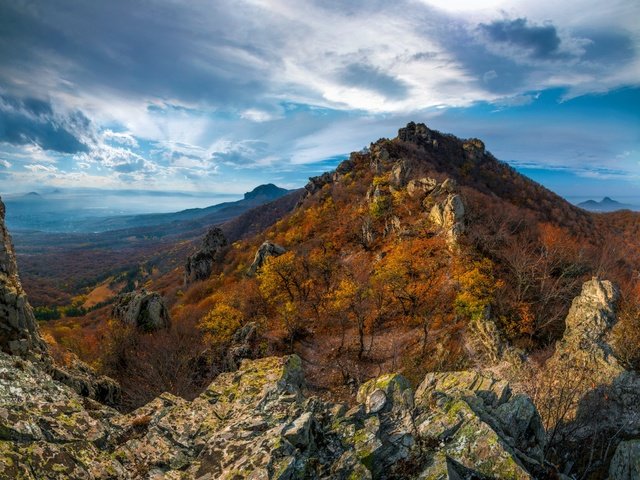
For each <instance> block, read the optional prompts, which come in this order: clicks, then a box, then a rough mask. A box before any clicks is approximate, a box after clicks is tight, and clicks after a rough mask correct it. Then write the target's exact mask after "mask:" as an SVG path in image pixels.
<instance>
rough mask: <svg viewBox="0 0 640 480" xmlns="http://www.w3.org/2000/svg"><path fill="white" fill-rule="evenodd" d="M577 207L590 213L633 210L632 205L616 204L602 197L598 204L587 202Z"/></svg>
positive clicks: (592, 201)
mask: <svg viewBox="0 0 640 480" xmlns="http://www.w3.org/2000/svg"><path fill="white" fill-rule="evenodd" d="M578 206H579V207H581V208H584V209H585V210H590V211H592V212H615V211H616V210H633V209H634V207H633V205H628V204H626V203H620V202H617V201H615V200H613V199H611V198H609V197H604V198H603V199H602V200H600V201H599V202H597V201H595V200H587V201H586V202H581V203H579V204H578Z"/></svg>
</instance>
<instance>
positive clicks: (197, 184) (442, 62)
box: [0, 0, 640, 189]
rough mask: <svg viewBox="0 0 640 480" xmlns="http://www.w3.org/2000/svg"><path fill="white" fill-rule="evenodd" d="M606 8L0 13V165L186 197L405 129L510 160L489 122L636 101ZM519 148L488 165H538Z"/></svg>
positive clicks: (616, 21)
mask: <svg viewBox="0 0 640 480" xmlns="http://www.w3.org/2000/svg"><path fill="white" fill-rule="evenodd" d="M611 2H612V3H608V4H606V5H605V4H602V2H601V1H600V2H599V1H597V0H584V1H583V2H579V3H576V2H574V1H572V0H566V1H564V2H557V0H539V1H538V2H535V4H532V3H531V2H526V1H524V0H515V1H514V2H507V1H506V0H491V1H490V2H489V3H487V2H485V3H482V5H480V4H479V3H478V2H470V1H465V0H449V1H445V0H442V1H440V0H422V1H415V0H399V1H398V2H388V1H382V0H376V1H364V0H359V1H356V2H348V4H347V3H344V2H333V1H326V0H300V1H298V2H290V1H287V0H269V1H266V0H237V1H232V0H220V1H216V2H210V1H207V0H193V1H190V2H175V1H173V0H156V1H154V2H153V8H150V7H149V5H148V4H147V3H140V2H130V1H126V0H112V1H109V2H86V1H81V0H64V2H63V3H64V8H60V5H58V4H56V3H55V2H47V1H45V0H30V1H29V2H0V84H1V85H3V90H2V91H0V94H1V95H2V99H1V100H0V142H4V143H3V144H2V146H0V153H2V158H3V159H6V161H7V162H9V163H11V164H12V166H11V167H8V168H9V169H10V171H12V172H16V173H18V172H22V173H25V172H23V170H22V168H23V167H22V166H23V165H25V164H29V163H38V164H41V165H53V166H56V167H57V168H58V169H59V172H58V174H59V175H62V176H63V175H67V177H66V178H68V179H69V180H70V181H71V180H73V181H89V180H88V179H91V181H95V179H96V178H98V177H100V176H102V177H103V178H105V179H106V180H105V182H107V183H108V182H112V183H111V184H114V185H117V182H118V181H127V182H136V181H139V182H144V185H145V186H147V185H152V184H153V185H158V186H159V185H180V186H181V188H187V189H188V188H202V186H203V185H205V184H206V182H207V181H209V182H210V181H211V176H212V175H216V176H217V178H216V185H223V184H225V182H230V181H236V180H237V181H240V182H245V183H247V182H248V180H247V179H249V178H251V179H252V180H253V179H256V180H257V181H261V180H263V179H266V178H267V177H269V176H271V177H270V178H276V177H277V178H283V179H285V181H286V182H289V184H291V185H296V184H298V183H299V182H301V181H303V179H304V176H305V175H307V174H308V173H310V172H311V171H312V170H317V169H320V168H323V169H324V168H329V167H328V165H329V163H325V161H329V160H327V159H330V161H331V162H332V161H334V160H335V159H336V158H338V157H339V156H340V155H344V154H348V153H349V151H350V150H357V149H359V148H361V147H362V146H364V145H366V144H367V143H368V141H370V140H371V139H372V138H377V137H379V136H389V135H390V136H393V134H394V133H395V131H396V130H397V128H398V126H400V125H402V124H403V123H404V122H406V121H407V120H420V119H435V120H434V121H437V122H440V121H442V122H443V123H442V124H439V123H437V124H436V128H439V129H442V130H448V131H452V132H453V133H460V130H464V129H465V128H466V125H469V126H470V129H469V131H468V133H467V131H466V130H465V133H464V134H465V135H466V134H468V135H469V136H481V134H483V132H484V134H485V135H489V136H491V135H493V136H494V137H493V138H500V140H501V141H502V142H505V144H507V145H510V146H513V145H516V144H517V142H515V141H509V139H508V138H507V137H506V134H505V135H504V136H502V134H501V132H503V131H509V134H510V135H514V134H517V133H518V132H517V131H515V132H514V131H513V128H511V126H512V124H514V123H515V124H517V123H518V121H514V119H506V120H503V121H505V122H507V123H509V125H508V127H509V128H507V127H505V126H504V125H502V124H496V123H494V122H493V121H492V119H491V116H492V115H493V114H494V112H504V111H510V110H516V109H517V110H518V112H522V111H524V110H525V109H528V108H533V107H534V106H535V105H536V104H537V103H539V102H540V100H539V99H538V93H539V92H544V91H546V90H549V89H562V92H563V94H564V95H565V98H573V97H576V96H579V95H583V94H586V93H594V92H598V93H606V92H610V91H613V90H615V89H618V88H620V87H624V86H629V85H631V86H638V84H639V81H638V78H640V60H639V57H638V51H639V47H640V39H639V37H638V36H637V34H636V31H637V26H636V25H635V23H634V22H633V19H634V18H637V16H638V15H634V14H635V13H639V14H640V12H638V9H639V7H638V4H637V2H633V1H632V0H611ZM578 6H580V12H581V14H580V15H576V14H575V12H576V9H577V8H578ZM486 104H490V105H489V106H488V107H487V112H484V113H483V115H484V116H483V117H482V118H478V117H474V116H473V112H474V106H477V105H486ZM460 108H466V109H468V110H465V111H464V112H465V113H461V112H462V110H460ZM446 112H455V114H456V115H459V119H457V120H456V121H452V122H449V119H450V118H451V117H450V116H447V115H446V114H445V113H446ZM465 115H471V117H470V120H469V122H468V123H467V122H466V121H464V119H461V118H462V117H464V116H465ZM465 118H466V117H465ZM634 118H636V119H635V120H634V119H632V120H631V121H635V122H636V123H637V117H634ZM549 121H550V122H551V124H552V125H551V126H552V127H553V126H554V124H553V122H559V123H562V120H561V119H560V115H559V116H558V117H555V118H553V119H550V120H549ZM486 124H491V125H492V128H493V129H492V130H486V131H485V130H484V125H486ZM552 130H553V128H552ZM584 135H586V134H584ZM516 138H519V139H520V138H521V136H518V135H516ZM581 138H582V137H580V138H579V139H578V140H577V141H581ZM608 138H614V137H613V136H610V137H608ZM615 138H617V137H615ZM572 140H575V139H572ZM604 141H605V140H603V142H604ZM527 142H528V139H527V138H524V143H525V144H526V145H527V148H528V149H529V150H527V151H525V150H524V149H520V150H518V149H517V148H513V149H511V147H510V148H509V149H505V150H504V151H505V152H506V153H507V154H511V153H513V154H514V155H515V154H518V155H522V156H525V157H527V158H528V157H529V156H533V155H540V152H541V151H545V152H546V151H548V150H544V148H543V147H542V146H541V145H540V144H539V142H528V143H527ZM550 143H553V142H550ZM628 147H629V145H627V146H626V147H625V148H628ZM562 151H563V152H567V151H569V149H568V148H567V149H565V150H562ZM600 153H602V154H603V155H604V154H606V153H607V152H605V151H604V150H603V151H601V152H600ZM636 168H637V167H636ZM79 172H82V173H84V174H85V175H84V176H81V175H79V174H78V173H79ZM26 173H28V172H26ZM229 188H231V187H229Z"/></svg>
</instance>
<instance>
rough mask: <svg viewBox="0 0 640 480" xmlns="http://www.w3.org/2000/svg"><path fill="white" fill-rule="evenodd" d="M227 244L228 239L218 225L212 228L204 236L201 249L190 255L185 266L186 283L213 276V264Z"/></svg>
mask: <svg viewBox="0 0 640 480" xmlns="http://www.w3.org/2000/svg"><path fill="white" fill-rule="evenodd" d="M226 246H227V239H226V238H225V236H224V234H223V233H222V230H220V229H219V228H218V227H214V228H211V229H210V230H209V231H208V232H207V234H206V235H205V237H204V240H203V241H202V245H201V246H200V249H199V250H198V251H197V252H196V253H194V254H193V255H190V256H189V257H188V258H187V261H186V263H185V266H184V284H185V285H188V284H190V283H193V282H195V281H199V280H206V279H207V278H209V277H210V276H211V272H212V270H213V265H214V264H215V263H216V262H217V261H218V259H219V256H220V253H221V251H222V249H223V248H224V247H226Z"/></svg>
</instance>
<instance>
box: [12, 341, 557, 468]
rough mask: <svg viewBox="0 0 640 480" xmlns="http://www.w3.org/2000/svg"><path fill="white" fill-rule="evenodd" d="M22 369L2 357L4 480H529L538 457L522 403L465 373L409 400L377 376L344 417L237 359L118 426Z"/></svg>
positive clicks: (292, 368)
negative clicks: (194, 388)
mask: <svg viewBox="0 0 640 480" xmlns="http://www.w3.org/2000/svg"><path fill="white" fill-rule="evenodd" d="M20 362H21V363H20V365H19V366H16V365H15V360H13V359H12V357H10V356H8V355H6V354H0V405H2V407H0V437H1V441H0V449H2V452H1V454H0V477H2V478H52V479H63V478H65V479H76V478H78V479H79V478H100V479H102V478H104V479H107V478H118V479H130V478H140V479H142V478H168V479H172V478H174V479H178V478H180V479H183V478H184V479H189V478H202V479H205V478H206V479H221V480H223V479H235V478H254V479H258V478H265V479H267V478H268V479H294V478H318V479H344V480H346V479H356V478H358V479H367V478H369V479H371V478H378V479H390V478H416V479H417V478H442V479H452V480H453V479H458V478H485V477H486V478H495V479H521V478H522V479H531V478H535V475H536V473H535V471H536V468H538V467H539V461H540V459H541V452H542V449H543V447H544V444H545V437H544V432H543V431H542V430H541V425H540V419H539V417H538V415H537V412H536V411H535V408H533V406H532V404H531V401H530V400H529V399H528V398H527V397H522V396H511V393H510V390H509V387H508V385H507V384H506V383H505V382H501V381H499V380H496V379H494V378H491V377H487V376H483V375H480V374H477V373H472V372H457V373H448V374H444V373H437V374H431V375H429V376H427V378H425V381H424V382H423V383H422V385H421V386H420V387H419V388H418V390H417V391H416V393H415V395H414V392H413V390H412V388H411V386H410V384H409V382H408V381H407V380H406V379H405V378H403V377H402V376H400V375H394V374H391V375H385V376H383V377H380V378H377V379H374V380H371V381H369V382H367V383H365V384H364V385H362V387H361V388H360V390H359V392H358V402H359V404H358V405H357V406H355V407H353V408H351V409H349V410H347V408H346V407H345V406H343V405H339V404H333V403H330V402H324V401H321V400H319V399H316V398H305V397H304V396H303V395H302V393H301V385H302V383H303V377H302V368H301V360H300V358H298V357H297V356H295V355H294V356H289V357H284V358H276V357H270V358H264V359H260V360H253V361H248V360H245V361H243V362H242V364H241V365H240V368H239V370H238V371H237V372H232V373H224V374H222V375H220V376H219V377H218V378H217V379H216V380H215V381H214V382H213V383H212V384H211V385H210V386H209V387H208V388H207V389H206V390H205V391H204V392H203V393H202V394H201V395H200V396H199V397H197V398H196V399H194V400H193V401H191V402H189V401H186V400H183V399H181V398H178V397H174V396H172V395H169V394H163V395H161V396H160V397H158V398H156V399H155V400H153V401H152V402H150V403H149V404H147V405H145V406H143V407H141V408H139V409H138V410H136V411H134V412H131V413H130V414H127V415H121V414H118V413H117V412H116V411H115V410H112V409H110V408H108V407H105V406H102V405H100V404H98V403H96V402H93V401H91V400H86V399H83V398H81V397H80V396H78V395H77V393H76V392H74V391H73V390H72V389H70V388H68V387H66V386H64V385H62V384H60V383H58V382H55V381H54V380H52V379H51V377H49V376H48V375H46V374H44V373H43V372H42V371H41V370H40V369H39V367H38V365H37V364H33V363H31V362H29V361H25V360H21V361H20ZM407 472H410V473H407ZM462 473H464V475H467V476H466V477H465V476H464V475H462ZM461 475H462V476H461ZM472 475H473V476H472Z"/></svg>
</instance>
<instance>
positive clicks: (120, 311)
mask: <svg viewBox="0 0 640 480" xmlns="http://www.w3.org/2000/svg"><path fill="white" fill-rule="evenodd" d="M112 313H113V316H114V317H115V318H117V319H118V320H120V321H122V322H123V323H125V324H127V325H132V326H134V327H137V328H139V329H141V330H144V331H147V332H151V331H155V330H160V329H162V328H169V326H170V325H171V318H170V316H169V310H168V309H167V306H166V304H165V302H164V299H163V298H162V296H161V295H160V294H159V293H157V292H147V291H146V290H145V289H144V288H143V289H141V290H136V291H134V292H128V293H123V294H121V295H119V296H118V297H117V298H116V301H115V304H114V306H113V311H112Z"/></svg>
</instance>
